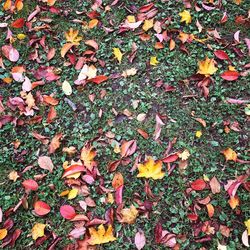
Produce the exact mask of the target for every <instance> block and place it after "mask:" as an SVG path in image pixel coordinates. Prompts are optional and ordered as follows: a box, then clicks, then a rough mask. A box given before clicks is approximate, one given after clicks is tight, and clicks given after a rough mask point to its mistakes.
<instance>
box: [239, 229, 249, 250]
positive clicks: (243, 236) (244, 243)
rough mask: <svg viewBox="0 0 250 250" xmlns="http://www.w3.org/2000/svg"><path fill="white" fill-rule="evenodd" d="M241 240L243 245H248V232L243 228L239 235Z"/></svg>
mask: <svg viewBox="0 0 250 250" xmlns="http://www.w3.org/2000/svg"><path fill="white" fill-rule="evenodd" d="M241 240H242V243H243V245H244V246H246V247H249V234H248V233H247V230H245V231H244V232H243V234H242V236H241Z"/></svg>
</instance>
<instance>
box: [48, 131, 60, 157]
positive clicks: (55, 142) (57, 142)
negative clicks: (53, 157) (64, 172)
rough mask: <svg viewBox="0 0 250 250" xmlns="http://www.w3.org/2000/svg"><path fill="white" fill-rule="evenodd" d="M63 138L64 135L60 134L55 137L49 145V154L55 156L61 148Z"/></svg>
mask: <svg viewBox="0 0 250 250" xmlns="http://www.w3.org/2000/svg"><path fill="white" fill-rule="evenodd" d="M62 136H63V134H62V133H59V134H56V135H55V136H54V137H53V139H52V140H51V143H50V145H49V154H53V153H54V152H55V151H56V150H57V149H58V148H59V147H60V144H61V143H60V139H61V138H62Z"/></svg>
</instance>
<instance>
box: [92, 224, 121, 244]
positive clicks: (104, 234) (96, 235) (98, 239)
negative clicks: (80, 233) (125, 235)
mask: <svg viewBox="0 0 250 250" xmlns="http://www.w3.org/2000/svg"><path fill="white" fill-rule="evenodd" d="M89 234H90V239H89V240H88V243H89V244H90V245H99V244H104V243H107V242H111V241H115V240H116V238H115V237H114V236H113V228H112V226H111V225H109V226H108V229H107V231H106V230H105V227H104V226H103V224H101V225H100V226H99V227H98V230H96V229H95V228H94V227H91V228H89Z"/></svg>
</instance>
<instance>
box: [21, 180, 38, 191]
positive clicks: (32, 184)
mask: <svg viewBox="0 0 250 250" xmlns="http://www.w3.org/2000/svg"><path fill="white" fill-rule="evenodd" d="M22 185H23V186H24V188H25V189H26V190H33V191H36V190H37V189H38V184H37V182H36V181H34V180H32V179H28V180H25V181H23V182H22Z"/></svg>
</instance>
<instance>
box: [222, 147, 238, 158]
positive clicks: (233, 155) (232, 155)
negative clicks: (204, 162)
mask: <svg viewBox="0 0 250 250" xmlns="http://www.w3.org/2000/svg"><path fill="white" fill-rule="evenodd" d="M221 153H222V154H223V155H224V156H225V158H226V161H236V160H237V153H236V152H235V151H233V150H232V149H231V148H227V149H225V150H223V151H221Z"/></svg>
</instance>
